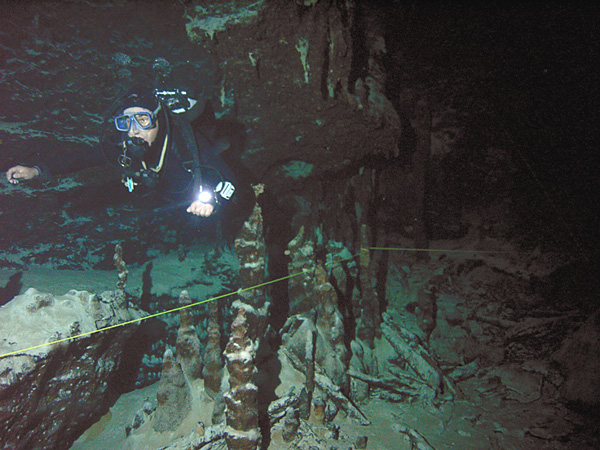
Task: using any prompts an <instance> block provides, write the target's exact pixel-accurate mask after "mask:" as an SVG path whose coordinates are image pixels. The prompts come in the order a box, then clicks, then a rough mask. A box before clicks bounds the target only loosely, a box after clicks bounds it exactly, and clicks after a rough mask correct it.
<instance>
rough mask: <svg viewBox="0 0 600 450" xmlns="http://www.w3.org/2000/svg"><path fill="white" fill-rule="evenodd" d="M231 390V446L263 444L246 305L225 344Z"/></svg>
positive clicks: (228, 394) (228, 396)
mask: <svg viewBox="0 0 600 450" xmlns="http://www.w3.org/2000/svg"><path fill="white" fill-rule="evenodd" d="M224 354H225V357H226V359H227V371H228V372H229V387H230V388H229V391H228V392H226V393H225V395H224V398H225V403H226V405H227V409H226V411H225V415H226V418H227V434H226V441H227V447H228V448H229V449H244V450H249V449H256V448H257V447H258V446H259V445H260V430H259V427H258V404H257V392H258V388H257V387H256V385H255V384H254V383H253V377H254V374H255V373H256V366H255V365H254V357H255V347H254V344H253V342H252V340H251V339H250V337H249V336H248V320H247V318H246V312H245V310H244V309H243V308H240V309H239V310H238V313H237V316H236V318H235V320H234V321H233V323H232V325H231V336H230V337H229V342H228V343H227V346H226V348H225V352H224Z"/></svg>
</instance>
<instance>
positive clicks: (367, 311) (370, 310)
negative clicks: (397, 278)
mask: <svg viewBox="0 0 600 450" xmlns="http://www.w3.org/2000/svg"><path fill="white" fill-rule="evenodd" d="M369 247H370V242H369V236H368V229H367V225H366V224H361V227H360V271H359V277H360V287H361V296H360V316H359V318H358V321H357V324H356V337H357V338H359V339H361V340H364V341H366V342H367V343H368V344H369V347H371V348H373V346H374V340H375V337H376V336H377V335H379V334H380V331H379V320H380V319H379V301H378V299H377V293H376V292H375V289H374V288H373V284H372V280H371V258H370V254H369Z"/></svg>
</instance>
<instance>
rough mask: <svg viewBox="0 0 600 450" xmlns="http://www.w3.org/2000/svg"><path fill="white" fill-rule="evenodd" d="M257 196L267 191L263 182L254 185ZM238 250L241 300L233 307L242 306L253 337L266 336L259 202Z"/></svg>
mask: <svg viewBox="0 0 600 450" xmlns="http://www.w3.org/2000/svg"><path fill="white" fill-rule="evenodd" d="M253 189H254V194H255V196H256V198H258V196H259V195H260V194H261V193H262V192H263V191H264V185H262V184H258V185H255V186H253ZM235 251H236V253H237V255H238V259H239V261H240V274H239V279H240V287H241V290H240V292H239V294H238V297H239V299H238V301H237V302H235V303H234V307H243V308H244V309H245V310H246V314H247V317H248V320H249V321H251V323H252V325H251V326H250V337H251V338H252V339H257V338H260V337H262V336H263V334H264V332H265V330H266V327H267V310H268V304H267V302H266V296H265V291H264V288H262V287H261V285H262V283H263V282H264V281H265V252H266V247H265V241H264V237H263V217H262V209H261V207H260V205H259V204H258V202H256V203H255V205H254V210H253V211H252V214H251V215H250V217H248V219H247V220H246V222H244V226H243V227H242V229H241V230H240V232H239V234H238V237H237V239H236V240H235Z"/></svg>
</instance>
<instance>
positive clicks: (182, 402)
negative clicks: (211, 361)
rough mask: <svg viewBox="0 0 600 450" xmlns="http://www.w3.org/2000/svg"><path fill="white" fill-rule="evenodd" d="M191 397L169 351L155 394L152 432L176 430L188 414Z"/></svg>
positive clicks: (178, 367)
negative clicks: (155, 402) (155, 403)
mask: <svg viewBox="0 0 600 450" xmlns="http://www.w3.org/2000/svg"><path fill="white" fill-rule="evenodd" d="M191 396H192V395H191V392H190V387H189V385H188V383H187V381H186V379H185V376H184V375H183V370H182V369H181V366H180V365H179V363H178V362H177V361H176V360H175V358H174V357H173V352H172V351H171V350H170V349H169V350H167V351H166V352H165V356H164V358H163V371H162V375H161V377H160V382H159V384H158V392H157V393H156V398H157V400H158V406H157V407H156V412H155V415H154V419H153V421H152V428H153V429H154V431H158V432H159V433H162V432H164V431H173V430H176V429H177V427H178V426H179V425H181V423H182V422H183V420H184V419H185V418H186V416H187V415H188V413H189V412H190V409H191Z"/></svg>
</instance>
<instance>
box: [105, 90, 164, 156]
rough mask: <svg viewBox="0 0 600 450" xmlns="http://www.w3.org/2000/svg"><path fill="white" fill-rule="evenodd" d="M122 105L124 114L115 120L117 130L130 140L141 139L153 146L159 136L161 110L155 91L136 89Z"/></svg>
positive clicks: (127, 96) (124, 99)
mask: <svg viewBox="0 0 600 450" xmlns="http://www.w3.org/2000/svg"><path fill="white" fill-rule="evenodd" d="M121 104H122V105H123V109H122V112H121V114H119V115H117V116H115V118H114V122H115V128H116V129H117V130H118V131H120V132H122V133H126V134H127V136H128V137H130V138H139V139H142V140H144V141H145V142H146V143H147V144H148V145H152V143H153V142H154V141H155V140H156V137H157V136H158V130H159V121H158V112H159V111H160V109H161V104H160V102H159V101H158V100H157V99H156V96H155V95H154V91H153V90H152V89H148V88H139V87H138V88H134V89H132V90H131V91H130V92H129V93H128V94H127V95H126V96H125V97H124V98H123V99H122V103H121Z"/></svg>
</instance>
